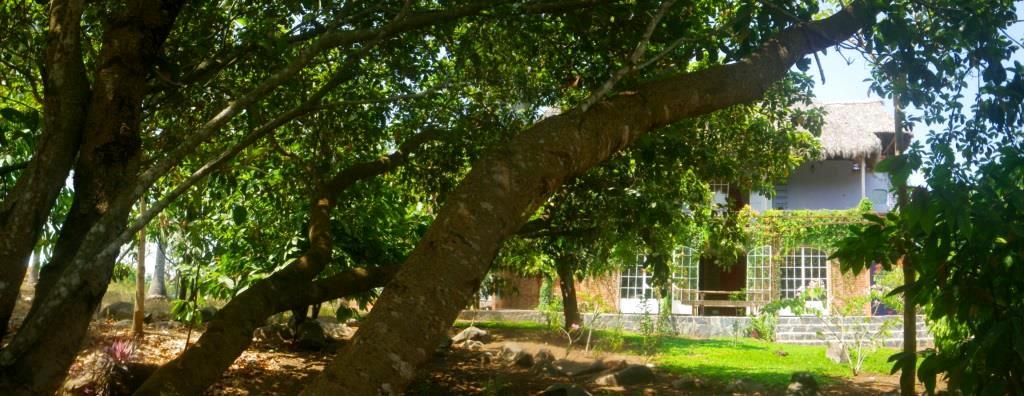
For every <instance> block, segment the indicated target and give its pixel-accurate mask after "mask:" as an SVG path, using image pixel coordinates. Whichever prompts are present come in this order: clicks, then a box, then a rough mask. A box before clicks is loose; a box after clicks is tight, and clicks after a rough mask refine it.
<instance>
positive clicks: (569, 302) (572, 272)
mask: <svg viewBox="0 0 1024 396" xmlns="http://www.w3.org/2000/svg"><path fill="white" fill-rule="evenodd" d="M555 267H556V269H557V270H558V286H559V289H561V293H562V311H563V313H564V314H565V329H566V330H569V329H571V328H572V325H573V324H576V325H583V323H582V322H583V321H582V320H580V308H579V305H578V303H577V301H576V265H575V262H574V261H573V258H571V257H567V256H564V255H560V256H559V257H558V258H557V259H556V260H555Z"/></svg>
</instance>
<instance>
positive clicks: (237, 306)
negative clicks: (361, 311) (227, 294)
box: [135, 268, 396, 395]
mask: <svg viewBox="0 0 1024 396" xmlns="http://www.w3.org/2000/svg"><path fill="white" fill-rule="evenodd" d="M395 272H396V271H395V270H394V268H371V269H364V268H356V269H351V270H347V271H345V272H342V273H340V274H337V275H334V276H330V277H327V278H324V279H320V280H317V281H312V282H310V281H309V280H305V281H300V282H293V283H281V284H280V286H281V287H277V288H256V289H254V288H250V289H249V290H247V291H245V292H243V293H242V294H240V295H238V296H236V297H235V298H234V299H232V300H231V302H230V303H228V305H226V306H225V307H224V309H222V310H220V311H218V312H217V315H215V316H214V318H213V320H212V321H210V324H209V325H208V327H207V329H206V332H204V333H203V336H202V337H200V338H199V341H197V342H196V343H195V344H194V345H193V346H192V347H190V348H189V349H187V350H186V351H185V352H183V353H182V354H181V355H180V356H178V357H177V358H175V359H174V360H172V361H170V362H167V363H166V364H164V365H163V366H161V367H160V369H159V370H157V372H156V373H154V374H153V375H152V376H150V377H149V379H147V380H146V382H145V383H144V384H143V385H142V387H141V388H139V390H137V391H136V392H135V394H136V395H198V394H201V393H202V392H203V390H205V389H206V387H207V386H209V384H211V383H213V382H214V381H216V380H217V378H219V377H220V375H221V372H222V371H223V370H224V369H226V368H227V367H228V366H230V365H231V362H233V361H234V360H235V359H236V358H237V357H238V355H240V354H241V353H242V352H244V351H245V349H246V348H248V347H249V345H250V344H251V343H252V336H253V332H254V331H255V330H256V328H258V327H259V326H262V325H263V323H265V321H266V319H267V317H269V316H270V315H273V314H275V313H278V312H283V311H286V310H289V309H292V308H294V307H296V306H305V305H312V304H316V303H320V302H324V301H328V300H333V299H337V298H342V297H347V296H351V295H354V294H358V293H362V292H366V291H369V290H371V289H373V288H376V287H380V286H383V285H384V284H385V283H387V281H388V280H389V279H390V278H391V277H392V276H393V274H394V273H395ZM277 276H278V275H277V274H275V275H272V277H277ZM236 300H237V301H239V302H244V303H236ZM182 378H188V381H182V380H181V379H182Z"/></svg>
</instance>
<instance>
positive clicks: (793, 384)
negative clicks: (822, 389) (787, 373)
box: [786, 372, 818, 396]
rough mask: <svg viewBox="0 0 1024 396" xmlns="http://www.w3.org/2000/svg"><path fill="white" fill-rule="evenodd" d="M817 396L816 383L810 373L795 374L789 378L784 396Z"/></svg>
mask: <svg viewBox="0 0 1024 396" xmlns="http://www.w3.org/2000/svg"><path fill="white" fill-rule="evenodd" d="M817 394H818V381H817V380H815V379H814V376H813V375H811V373H807V372H796V373H793V375H792V376H791V377H789V386H787V387H786V396H816V395H817Z"/></svg>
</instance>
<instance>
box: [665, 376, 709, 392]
mask: <svg viewBox="0 0 1024 396" xmlns="http://www.w3.org/2000/svg"><path fill="white" fill-rule="evenodd" d="M672 388H674V389H678V390H685V391H695V390H700V389H702V388H704V381H703V380H701V379H700V378H698V377H696V376H693V375H690V374H686V375H683V376H682V377H680V378H679V379H677V380H675V381H672Z"/></svg>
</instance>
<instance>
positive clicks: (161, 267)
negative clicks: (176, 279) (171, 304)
mask: <svg viewBox="0 0 1024 396" xmlns="http://www.w3.org/2000/svg"><path fill="white" fill-rule="evenodd" d="M156 237H157V239H156V262H155V263H153V279H151V280H150V283H149V292H148V293H147V295H148V297H151V298H152V297H157V298H167V283H166V280H165V276H166V270H167V246H166V244H165V242H164V241H165V240H166V239H167V237H166V236H165V235H164V233H163V232H162V231H161V232H159V233H157V235H156Z"/></svg>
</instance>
